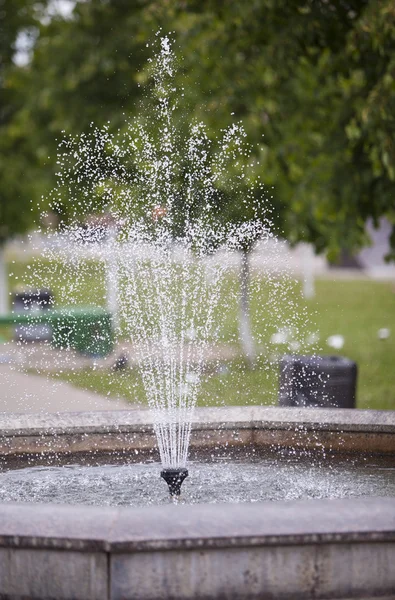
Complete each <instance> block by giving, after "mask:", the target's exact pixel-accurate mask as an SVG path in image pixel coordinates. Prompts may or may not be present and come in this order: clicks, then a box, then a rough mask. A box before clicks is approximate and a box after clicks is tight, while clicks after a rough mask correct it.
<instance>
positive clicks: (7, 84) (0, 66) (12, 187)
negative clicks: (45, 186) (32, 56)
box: [0, 0, 46, 314]
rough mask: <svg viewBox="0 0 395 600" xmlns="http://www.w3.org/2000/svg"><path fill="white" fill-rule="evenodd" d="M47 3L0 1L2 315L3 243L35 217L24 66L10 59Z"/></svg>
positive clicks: (1, 295)
mask: <svg viewBox="0 0 395 600" xmlns="http://www.w3.org/2000/svg"><path fill="white" fill-rule="evenodd" d="M45 4H46V2H44V1H43V2H35V1H34V0H2V2H0V88H1V91H2V93H1V99H0V156H1V160H0V182H1V185H0V314H1V313H4V312H6V310H7V306H8V294H7V277H6V269H5V257H4V244H5V241H6V239H7V238H9V237H11V236H13V235H15V234H18V233H24V232H25V231H26V230H27V229H28V227H29V226H30V225H31V224H32V222H33V220H34V210H32V207H31V205H30V198H29V192H28V190H29V189H30V187H31V186H32V185H33V182H34V175H33V171H32V168H31V164H30V159H31V148H32V147H31V144H30V142H29V140H27V138H26V134H22V133H21V131H20V130H19V127H18V118H19V117H18V113H19V112H22V111H23V106H24V105H23V101H24V81H25V79H24V75H25V74H24V69H23V68H18V67H17V65H16V64H15V62H14V56H15V53H16V51H17V40H18V38H19V36H21V35H23V36H24V38H25V41H28V40H29V38H30V39H31V40H34V37H35V35H36V30H37V24H38V22H39V21H38V19H39V14H40V12H41V10H42V9H43V8H44V6H45Z"/></svg>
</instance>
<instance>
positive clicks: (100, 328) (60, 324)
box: [0, 306, 114, 356]
mask: <svg viewBox="0 0 395 600" xmlns="http://www.w3.org/2000/svg"><path fill="white" fill-rule="evenodd" d="M41 323H45V324H49V325H51V327H52V345H53V346H55V347H56V348H73V349H74V350H77V351H78V352H80V353H81V354H85V355H87V356H107V355H108V354H110V353H111V352H112V351H113V349H114V331H113V327H112V319H111V314H110V313H109V312H108V311H106V310H104V309H103V308H97V307H95V306H85V307H84V306H81V307H69V308H60V309H56V310H54V309H51V308H50V309H47V310H38V311H36V312H33V311H31V310H26V311H25V312H14V313H8V314H6V315H0V326H3V325H4V326H6V325H27V326H29V325H32V326H33V325H37V324H41Z"/></svg>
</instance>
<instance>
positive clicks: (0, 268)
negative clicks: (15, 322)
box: [0, 242, 8, 315]
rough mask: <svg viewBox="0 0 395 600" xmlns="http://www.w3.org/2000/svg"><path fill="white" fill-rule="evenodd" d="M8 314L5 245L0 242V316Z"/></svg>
mask: <svg viewBox="0 0 395 600" xmlns="http://www.w3.org/2000/svg"><path fill="white" fill-rule="evenodd" d="M7 312H8V281H7V269H6V264H5V244H4V243H2V242H0V315H5V314H6V313H7Z"/></svg>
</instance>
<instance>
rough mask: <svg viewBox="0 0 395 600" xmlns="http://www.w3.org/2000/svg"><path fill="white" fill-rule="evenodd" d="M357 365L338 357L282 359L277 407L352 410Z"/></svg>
mask: <svg viewBox="0 0 395 600" xmlns="http://www.w3.org/2000/svg"><path fill="white" fill-rule="evenodd" d="M356 384H357V365H356V363H355V362H353V361H352V360H349V359H348V358H344V357H342V356H292V355H287V356H283V358H282V359H281V361H280V381H279V405H280V406H318V407H326V408H329V407H334V408H355V395H356Z"/></svg>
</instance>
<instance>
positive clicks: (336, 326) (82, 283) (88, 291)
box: [10, 261, 395, 410]
mask: <svg viewBox="0 0 395 600" xmlns="http://www.w3.org/2000/svg"><path fill="white" fill-rule="evenodd" d="M29 267H30V268H29ZM79 273H80V276H79V278H78V281H77V280H76V279H73V277H72V276H70V274H68V275H67V274H66V273H65V272H64V271H63V270H62V267H61V266H60V265H58V264H48V263H45V262H42V263H41V264H40V263H37V261H35V263H34V265H28V264H21V263H13V264H12V265H10V284H11V287H15V286H16V285H18V284H19V285H20V284H22V285H26V284H30V285H35V284H38V283H40V285H41V286H48V287H51V288H52V289H53V290H54V293H55V295H56V299H57V304H58V305H62V304H63V305H67V304H71V303H77V304H97V305H103V304H104V270H103V268H102V266H100V265H98V264H97V263H93V262H92V261H85V262H84V263H83V264H82V265H79ZM65 282H66V283H65ZM237 290H238V285H237V281H236V280H235V278H234V277H230V278H229V279H228V281H227V282H226V285H225V288H224V298H226V309H225V310H224V306H223V305H222V304H221V306H220V309H219V314H221V315H222V316H223V317H224V318H223V319H222V326H221V330H220V339H221V341H222V342H225V343H230V344H232V345H234V346H236V347H237V345H238V325H237ZM251 307H252V308H251V314H252V319H253V327H254V335H255V338H256V340H257V343H258V344H259V346H260V348H261V349H262V353H261V357H260V359H259V360H258V363H257V366H256V368H255V369H254V370H252V371H251V370H248V369H246V368H245V365H244V362H243V360H242V358H241V357H240V358H239V359H237V360H234V361H232V362H228V363H227V364H226V365H222V369H221V370H220V372H216V370H215V369H214V368H213V369H212V372H209V373H208V374H207V376H206V377H205V379H204V381H203V386H202V391H201V394H200V398H199V404H200V405H211V406H212V405H228V404H237V405H241V404H275V403H276V401H277V385H278V373H277V368H276V359H277V358H278V356H280V355H281V354H282V353H285V352H287V348H286V346H285V345H284V346H282V345H280V346H274V345H272V344H270V338H271V336H272V334H273V333H275V332H276V331H278V329H279V328H281V327H284V326H286V327H288V328H289V329H290V330H292V331H293V335H294V339H295V342H296V343H298V344H299V349H298V350H297V351H298V352H299V353H311V352H312V350H315V351H317V352H318V353H320V354H340V355H342V356H346V357H348V358H351V359H352V360H355V361H356V363H357V365H358V370H359V372H358V389H357V406H358V408H375V409H391V410H395V283H394V282H375V281H370V280H346V281H344V280H336V281H330V280H325V279H322V280H318V281H317V282H316V297H315V298H313V299H312V300H309V301H305V300H303V299H302V298H301V294H300V286H299V284H294V285H286V286H284V285H282V283H281V282H279V281H276V280H271V281H268V280H266V279H262V278H255V279H254V282H253V285H252V302H251ZM380 328H389V329H391V335H390V337H389V338H388V339H385V340H380V339H379V338H378V335H377V332H378V330H379V329H380ZM314 332H318V334H319V340H318V342H317V343H316V345H315V346H314V347H313V346H311V345H308V344H307V338H308V337H309V334H311V333H314ZM334 334H340V335H342V336H344V340H345V343H344V346H343V348H342V349H341V350H339V351H336V350H333V349H332V348H330V347H329V346H328V345H327V343H326V340H327V338H328V336H330V335H334ZM123 335H124V336H125V338H127V331H126V329H124V331H123ZM288 351H289V350H288ZM209 371H210V370H209ZM61 376H62V377H63V378H65V379H67V380H68V381H70V382H71V383H73V384H74V385H76V386H80V387H83V388H87V389H92V390H96V391H98V392H100V393H102V394H106V395H109V396H118V397H120V396H121V397H124V398H127V399H128V400H130V401H131V402H139V403H140V402H144V401H145V400H144V391H143V387H142V384H141V380H140V376H139V373H138V371H137V370H133V369H128V370H125V371H121V372H114V371H112V370H108V371H103V370H97V369H96V370H92V369H91V370H85V371H73V372H68V373H62V375H61Z"/></svg>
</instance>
